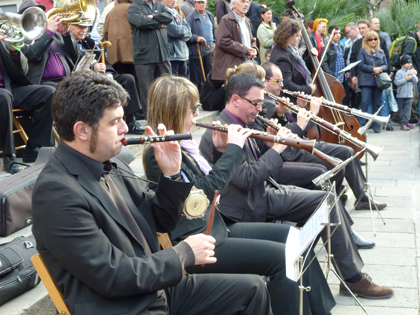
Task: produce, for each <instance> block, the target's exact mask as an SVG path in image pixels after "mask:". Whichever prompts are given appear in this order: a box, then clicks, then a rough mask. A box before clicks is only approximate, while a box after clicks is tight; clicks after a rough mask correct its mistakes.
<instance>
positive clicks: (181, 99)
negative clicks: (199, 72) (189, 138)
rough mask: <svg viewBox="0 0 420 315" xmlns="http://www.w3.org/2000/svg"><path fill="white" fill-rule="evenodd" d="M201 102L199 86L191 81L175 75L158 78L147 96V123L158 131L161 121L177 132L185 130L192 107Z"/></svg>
mask: <svg viewBox="0 0 420 315" xmlns="http://www.w3.org/2000/svg"><path fill="white" fill-rule="evenodd" d="M198 102H199V94H198V90H197V87H196V86H195V85H194V84H192V83H191V81H189V80H187V79H185V78H182V77H177V76H173V75H167V76H162V77H160V78H158V79H156V80H155V81H154V82H153V83H152V85H151V87H150V89H149V94H148V96H147V125H148V126H150V127H151V128H152V129H153V131H155V132H157V127H158V125H159V124H160V123H162V124H164V125H165V126H166V129H167V130H173V131H174V133H175V134H178V133H183V132H184V122H185V118H186V117H187V115H188V113H189V112H190V111H191V109H190V107H191V106H195V105H196V104H197V103H198Z"/></svg>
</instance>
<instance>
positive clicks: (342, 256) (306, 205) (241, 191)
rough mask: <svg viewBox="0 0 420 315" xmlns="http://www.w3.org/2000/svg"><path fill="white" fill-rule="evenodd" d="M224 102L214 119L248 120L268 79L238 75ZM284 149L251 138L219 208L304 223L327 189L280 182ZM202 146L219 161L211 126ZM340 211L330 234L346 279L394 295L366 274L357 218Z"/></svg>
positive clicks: (359, 290)
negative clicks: (356, 238)
mask: <svg viewBox="0 0 420 315" xmlns="http://www.w3.org/2000/svg"><path fill="white" fill-rule="evenodd" d="M225 101H226V108H225V109H224V110H223V111H222V112H221V113H220V115H219V116H218V117H216V118H215V120H219V121H220V122H221V123H222V124H232V123H235V124H239V125H242V126H245V125H248V124H250V123H252V122H253V121H254V120H255V117H256V115H257V114H258V113H259V112H260V111H261V109H262V104H263V101H264V83H263V82H262V81H261V80H259V79H257V78H256V77H255V76H253V75H251V74H248V73H243V74H237V75H233V76H232V77H231V78H230V80H229V83H228V84H227V86H226V96H225ZM284 129H286V128H281V129H280V130H279V133H278V135H279V136H282V137H290V131H287V129H286V130H284ZM269 145H272V147H271V148H270V147H269ZM285 149H286V146H284V145H280V144H274V145H273V144H266V143H264V142H262V141H261V142H258V141H249V142H248V144H247V145H246V146H244V150H245V152H246V155H247V158H246V161H245V162H244V163H242V164H241V165H240V166H239V167H238V170H237V171H236V174H235V175H234V177H233V178H232V180H231V181H230V182H229V184H228V186H227V188H225V190H223V192H222V195H221V199H220V205H219V209H220V211H221V212H222V213H223V214H225V215H227V216H229V217H231V218H234V219H236V220H238V221H240V222H258V221H260V222H266V221H270V220H284V221H292V222H296V223H297V224H298V225H303V224H304V223H305V222H306V220H307V219H308V218H309V217H310V216H311V215H312V213H313V212H314V211H315V209H316V207H317V206H318V205H319V204H320V202H321V201H322V199H323V198H324V196H325V192H323V191H312V190H308V189H303V188H299V187H296V186H284V185H280V184H278V181H279V180H280V178H279V174H281V173H280V172H278V170H279V169H280V168H281V167H282V166H283V163H284V160H283V158H282V157H281V155H280V154H281V153H282V152H283V151H284V150H285ZM200 151H201V153H202V154H203V156H204V157H205V158H206V159H207V160H208V161H209V162H210V163H215V162H216V161H215V160H216V158H215V157H216V156H217V155H216V149H215V147H214V145H213V142H212V133H211V131H210V130H207V131H206V132H205V133H204V135H203V137H202V139H201V143H200ZM328 198H329V199H330V203H332V202H333V197H332V196H331V195H330V196H328ZM337 212H339V214H340V217H341V225H340V226H338V228H337V229H336V231H335V233H334V235H333V236H332V238H331V248H332V254H334V257H335V261H336V263H337V267H338V269H339V270H340V272H341V274H342V276H343V278H344V280H345V281H346V284H347V285H348V287H349V288H350V289H351V290H352V291H353V292H354V293H355V294H357V295H359V296H362V297H366V298H375V299H380V298H389V297H391V296H392V295H393V294H394V291H393V290H392V289H389V288H385V287H381V286H378V285H376V284H374V283H373V282H372V280H371V278H370V277H369V276H368V275H367V274H363V273H362V272H361V269H362V267H363V265H364V263H363V261H362V258H361V257H360V254H359V252H358V250H357V247H356V245H355V243H354V242H353V239H352V237H351V235H350V226H351V225H352V224H353V221H352V220H351V218H350V216H349V215H348V213H347V211H346V210H345V209H344V207H342V205H341V203H340V202H338V204H337V206H336V207H334V209H333V210H332V211H331V214H330V216H331V222H338V215H337ZM321 236H322V238H323V239H324V241H326V237H327V234H326V229H324V230H323V231H322V232H321ZM340 293H341V294H347V291H346V289H345V287H344V286H343V284H340Z"/></svg>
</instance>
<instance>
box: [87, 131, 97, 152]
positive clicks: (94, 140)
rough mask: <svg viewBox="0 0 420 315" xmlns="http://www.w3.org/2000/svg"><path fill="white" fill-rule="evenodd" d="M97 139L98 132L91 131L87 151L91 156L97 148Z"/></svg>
mask: <svg viewBox="0 0 420 315" xmlns="http://www.w3.org/2000/svg"><path fill="white" fill-rule="evenodd" d="M98 138H99V136H98V130H92V136H91V138H90V142H89V151H90V153H92V154H93V153H95V152H96V148H97V146H98Z"/></svg>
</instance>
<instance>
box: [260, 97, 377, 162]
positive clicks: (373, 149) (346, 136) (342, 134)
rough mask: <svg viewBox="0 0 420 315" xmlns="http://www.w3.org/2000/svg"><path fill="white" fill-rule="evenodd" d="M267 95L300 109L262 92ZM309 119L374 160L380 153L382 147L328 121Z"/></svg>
mask: <svg viewBox="0 0 420 315" xmlns="http://www.w3.org/2000/svg"><path fill="white" fill-rule="evenodd" d="M264 93H265V94H266V95H267V96H268V97H270V98H272V99H273V100H275V101H277V102H279V103H281V104H283V105H284V106H286V107H287V108H288V109H289V110H290V111H291V112H293V113H295V114H297V113H298V111H299V109H301V107H300V106H298V105H295V104H293V103H291V102H288V101H287V100H285V99H282V98H280V97H277V96H275V95H274V94H271V93H269V92H267V91H265V92H264ZM311 120H312V121H313V122H314V123H315V124H317V125H318V126H320V127H322V128H324V129H326V130H328V131H330V132H332V133H334V134H336V135H338V136H339V137H341V138H343V139H345V140H347V141H349V142H351V143H353V144H354V145H355V146H358V147H359V148H361V149H366V151H367V152H368V153H369V154H370V155H371V156H372V157H373V159H374V160H376V159H377V158H378V156H379V153H381V151H382V149H383V147H382V148H379V147H375V146H373V145H370V144H367V143H366V142H363V141H360V140H359V139H357V138H355V137H353V136H352V135H351V134H349V133H348V132H346V131H344V130H341V129H340V128H338V127H337V126H335V125H333V124H331V123H329V122H328V121H326V120H324V119H322V118H320V117H318V116H315V115H313V116H312V118H311Z"/></svg>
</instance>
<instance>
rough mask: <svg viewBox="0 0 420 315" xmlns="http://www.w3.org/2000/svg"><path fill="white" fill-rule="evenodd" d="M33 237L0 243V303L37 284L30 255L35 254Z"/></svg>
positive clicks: (37, 280)
mask: <svg viewBox="0 0 420 315" xmlns="http://www.w3.org/2000/svg"><path fill="white" fill-rule="evenodd" d="M37 253H38V251H37V250H36V242H35V240H34V239H33V238H26V237H23V236H21V237H17V238H15V239H14V240H13V241H11V242H9V243H6V244H2V245H0V305H3V304H4V303H6V302H7V301H10V300H11V299H13V298H15V297H17V296H19V295H21V294H22V293H24V292H26V291H29V290H30V289H32V288H34V287H35V286H37V285H38V284H39V282H40V281H41V279H40V278H39V276H38V274H37V272H36V270H35V267H34V266H33V265H32V262H31V257H32V256H33V255H35V254H37Z"/></svg>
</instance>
